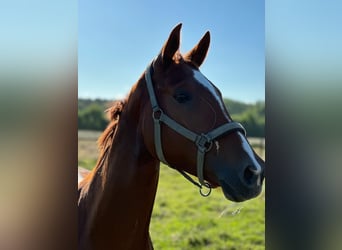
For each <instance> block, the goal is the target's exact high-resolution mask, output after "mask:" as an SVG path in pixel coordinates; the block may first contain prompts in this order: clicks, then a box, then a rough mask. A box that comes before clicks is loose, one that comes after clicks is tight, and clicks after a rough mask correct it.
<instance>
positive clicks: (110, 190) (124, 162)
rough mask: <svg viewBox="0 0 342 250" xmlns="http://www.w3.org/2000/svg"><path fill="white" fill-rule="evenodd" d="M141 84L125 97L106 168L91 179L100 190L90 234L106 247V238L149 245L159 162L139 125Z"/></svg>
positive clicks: (144, 93) (96, 197)
mask: <svg viewBox="0 0 342 250" xmlns="http://www.w3.org/2000/svg"><path fill="white" fill-rule="evenodd" d="M144 84H145V83H144V79H143V78H141V79H140V81H139V82H138V83H137V85H136V87H135V88H134V90H132V92H131V94H130V96H129V98H128V100H127V104H126V106H125V108H124V110H123V112H122V114H121V116H120V119H119V122H118V125H117V130H116V132H115V136H114V139H113V145H112V146H111V149H110V151H109V154H108V156H107V160H106V161H105V163H104V164H107V165H106V169H105V170H104V171H102V172H101V173H96V174H95V175H94V176H95V177H94V178H100V181H94V183H97V187H96V188H93V190H98V191H99V192H98V193H97V194H95V195H94V197H95V200H96V199H97V200H98V202H95V203H97V204H96V208H94V209H92V210H93V214H94V215H93V216H94V217H93V220H92V225H91V229H90V230H91V232H90V234H91V235H92V238H97V239H98V242H101V243H99V244H101V245H102V246H104V247H108V245H105V244H106V242H107V243H108V244H109V241H111V242H115V244H116V246H118V244H121V245H122V248H126V246H128V245H130V246H131V244H137V246H139V244H140V246H139V248H141V246H142V244H146V245H149V243H148V242H149V234H148V228H149V223H150V218H151V213H152V209H153V204H154V199H155V194H156V190H157V184H158V177H159V164H158V161H156V160H155V159H154V158H153V157H152V156H151V155H150V154H149V153H148V151H147V149H146V147H145V145H144V143H143V138H142V134H141V132H140V129H139V127H138V126H139V123H140V117H139V116H140V113H141V112H140V105H141V104H144V103H142V97H143V96H145V97H146V89H145V87H143V85H144ZM99 197H101V198H99ZM139 239H140V240H139ZM125 240H126V241H125ZM143 241H145V242H143ZM119 248H120V247H119ZM129 248H132V249H133V248H134V246H131V247H129ZM101 249H102V248H101ZM120 249H121V248H120Z"/></svg>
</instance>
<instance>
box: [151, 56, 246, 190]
mask: <svg viewBox="0 0 342 250" xmlns="http://www.w3.org/2000/svg"><path fill="white" fill-rule="evenodd" d="M152 71H153V62H152V63H151V64H150V65H149V66H148V67H147V69H146V71H145V80H146V84H147V90H148V93H149V96H150V101H151V105H152V118H153V121H154V141H155V148H156V153H157V156H158V158H159V160H160V161H162V162H164V163H165V164H167V165H170V164H168V163H167V161H166V160H165V157H164V154H163V148H162V142H161V130H160V124H161V122H163V123H164V124H165V125H167V126H168V127H169V128H171V129H173V130H174V131H176V132H177V133H179V134H180V135H182V136H184V137H186V138H187V139H189V140H190V141H192V142H194V143H195V145H196V146H197V177H198V181H199V183H197V182H196V181H194V180H193V179H192V178H191V177H190V176H189V175H188V174H187V173H185V172H184V171H183V170H179V169H176V170H177V171H178V172H180V173H181V174H182V175H183V176H184V177H185V178H186V179H187V180H189V181H190V182H191V183H193V184H194V185H196V186H198V187H199V188H200V193H201V195H202V196H209V195H210V193H211V186H210V184H209V183H208V182H206V181H204V177H203V167H204V156H205V153H206V152H208V151H210V149H211V148H212V144H213V140H214V139H215V138H217V137H219V136H221V135H223V134H226V133H228V132H234V131H241V132H243V133H244V134H245V135H246V130H245V129H244V127H243V126H242V125H241V124H240V123H238V122H229V123H225V124H223V125H221V126H219V127H217V128H215V129H213V130H211V131H210V132H208V133H206V134H203V133H202V134H196V133H194V132H192V131H191V130H189V129H187V128H185V127H183V126H182V125H180V124H179V123H178V122H176V121H175V120H173V119H172V118H170V117H169V116H168V115H166V114H165V113H164V112H163V110H162V109H161V108H160V107H159V105H158V102H157V98H156V95H155V93H154V89H153V83H152ZM203 186H204V187H206V188H208V192H206V193H204V192H203V191H202V189H203Z"/></svg>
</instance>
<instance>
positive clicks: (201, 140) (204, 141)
mask: <svg viewBox="0 0 342 250" xmlns="http://www.w3.org/2000/svg"><path fill="white" fill-rule="evenodd" d="M195 143H196V146H197V147H198V150H200V151H201V152H203V153H204V152H208V151H210V150H211V148H212V146H213V141H212V140H211V138H209V137H208V136H207V135H205V134H201V135H200V136H199V137H197V139H196V141H195Z"/></svg>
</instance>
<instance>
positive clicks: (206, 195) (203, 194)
mask: <svg viewBox="0 0 342 250" xmlns="http://www.w3.org/2000/svg"><path fill="white" fill-rule="evenodd" d="M203 187H206V188H207V189H208V192H206V193H204V192H203ZM199 192H200V194H201V195H202V196H203V197H208V196H209V195H210V194H211V186H210V184H209V183H208V182H204V184H203V185H201V188H200V189H199Z"/></svg>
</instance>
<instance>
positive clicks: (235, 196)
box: [219, 180, 261, 202]
mask: <svg viewBox="0 0 342 250" xmlns="http://www.w3.org/2000/svg"><path fill="white" fill-rule="evenodd" d="M219 182H220V185H221V188H222V191H223V194H224V196H225V197H226V199H228V200H230V201H234V202H243V201H246V200H249V199H252V198H254V197H256V196H257V195H259V193H260V191H261V189H260V190H249V191H247V192H246V193H244V194H242V193H239V192H237V191H236V190H235V189H234V187H232V186H231V185H230V184H228V183H227V182H225V181H223V180H221V181H219Z"/></svg>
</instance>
